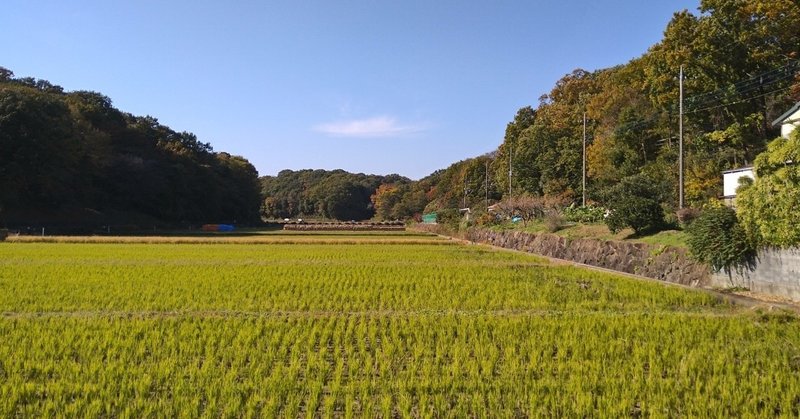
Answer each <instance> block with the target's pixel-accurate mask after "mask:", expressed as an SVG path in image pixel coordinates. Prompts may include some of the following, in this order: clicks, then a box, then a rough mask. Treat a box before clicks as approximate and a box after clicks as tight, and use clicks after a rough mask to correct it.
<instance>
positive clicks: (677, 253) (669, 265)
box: [415, 224, 713, 287]
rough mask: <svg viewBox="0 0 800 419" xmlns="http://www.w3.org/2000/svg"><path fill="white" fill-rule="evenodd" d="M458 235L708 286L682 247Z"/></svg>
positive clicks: (703, 270)
mask: <svg viewBox="0 0 800 419" xmlns="http://www.w3.org/2000/svg"><path fill="white" fill-rule="evenodd" d="M415 228H418V229H420V230H423V231H428V232H432V233H437V234H445V235H449V234H447V232H446V231H445V230H444V229H443V228H442V227H441V226H438V225H422V224H421V225H418V226H416V227H415ZM459 237H460V238H462V239H465V240H469V241H472V242H476V243H484V244H490V245H493V246H498V247H503V248H506V249H514V250H520V251H523V252H529V253H535V254H538V255H543V256H547V257H552V258H556V259H563V260H568V261H572V262H577V263H583V264H586V265H591V266H597V267H600V268H605V269H611V270H615V271H620V272H626V273H631V274H636V275H641V276H645V277H648V278H653V279H658V280H661V281H668V282H674V283H678V284H683V285H689V286H693V287H706V286H712V285H713V282H712V280H711V275H710V273H709V269H708V267H707V266H706V265H704V264H701V263H698V262H695V261H694V260H692V259H690V258H689V255H688V252H687V251H686V250H685V249H681V248H677V247H671V246H657V245H650V244H646V243H631V242H621V241H613V240H597V239H572V240H570V239H567V238H565V237H561V236H558V235H555V234H547V233H527V232H522V231H493V230H488V229H484V228H470V229H468V230H466V231H465V232H462V233H461V234H459Z"/></svg>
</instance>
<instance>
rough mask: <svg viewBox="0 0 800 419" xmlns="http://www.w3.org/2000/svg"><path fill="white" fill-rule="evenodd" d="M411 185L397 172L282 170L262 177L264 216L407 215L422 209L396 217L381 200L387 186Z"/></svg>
mask: <svg viewBox="0 0 800 419" xmlns="http://www.w3.org/2000/svg"><path fill="white" fill-rule="evenodd" d="M409 184H411V180H409V179H408V178H406V177H403V176H400V175H396V174H392V175H387V176H379V175H365V174H363V173H358V174H353V173H349V172H346V171H344V170H331V171H329V170H311V169H307V170H298V171H292V170H283V171H281V172H280V173H278V175H277V176H264V177H262V178H261V188H262V189H261V191H262V194H263V196H264V203H263V205H262V208H261V211H262V215H263V216H264V217H266V218H272V219H275V218H278V219H280V218H293V217H312V218H320V217H322V218H330V219H336V220H347V221H349V220H365V219H368V218H372V217H373V216H374V215H375V214H376V211H377V212H378V213H379V214H378V215H379V217H380V218H386V219H390V218H406V217H409V216H413V215H414V213H415V212H417V213H418V212H420V211H421V210H422V208H419V209H411V210H409V211H408V212H406V213H403V214H398V215H397V216H393V215H394V214H391V213H390V212H387V211H385V209H384V210H382V208H384V207H386V205H384V204H382V203H381V202H382V201H381V197H383V198H385V197H386V195H385V193H386V191H387V189H392V190H404V189H405V188H407V187H408V185H409ZM422 206H423V207H424V203H423V204H422ZM382 211H383V212H382Z"/></svg>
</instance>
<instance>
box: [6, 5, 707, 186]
mask: <svg viewBox="0 0 800 419" xmlns="http://www.w3.org/2000/svg"><path fill="white" fill-rule="evenodd" d="M698 4H699V0H694V1H690V0H675V1H660V0H653V1H646V2H644V1H641V0H606V1H578V0H562V1H513V2H512V1H430V0H428V1H399V0H398V1H347V0H342V1H282V2H278V1H225V2H223V1H216V2H212V1H202V0H201V1H183V0H179V1H172V0H169V1H152V0H139V1H125V2H123V1H108V0H105V1H79V0H76V1H35V0H5V1H4V6H3V13H2V14H0V66H3V67H6V68H8V69H10V70H12V71H14V73H15V74H16V76H18V77H27V76H32V77H36V78H42V79H46V80H49V81H50V82H52V83H54V84H58V85H61V86H63V87H64V88H65V89H66V90H93V91H98V92H101V93H103V94H105V95H107V96H109V97H110V98H111V99H112V101H113V103H114V105H115V106H116V107H117V108H119V109H121V110H123V111H126V112H130V113H133V114H135V115H152V116H154V117H156V118H158V120H159V121H160V122H161V123H163V124H165V125H168V126H169V127H171V128H172V129H174V130H176V131H190V132H193V133H195V134H196V135H197V136H198V138H199V139H200V140H201V141H203V142H210V143H211V144H212V146H213V147H214V149H215V150H217V151H227V152H230V153H232V154H239V155H243V156H245V157H246V158H247V159H249V160H250V161H251V162H252V163H253V164H254V165H255V166H256V168H257V169H258V171H259V173H260V174H261V175H274V174H276V173H277V172H278V171H280V170H282V169H303V168H323V169H337V168H341V169H345V170H348V171H352V172H363V173H376V174H389V173H399V174H402V175H405V176H408V177H411V178H414V179H418V178H420V177H423V176H426V175H428V174H430V173H431V172H433V171H434V170H437V169H440V168H444V167H446V166H448V165H449V164H451V163H453V162H456V161H458V160H462V159H465V158H468V157H474V156H477V155H480V154H483V153H486V152H489V151H492V150H494V149H495V148H496V147H497V146H498V145H499V144H500V142H502V138H503V132H504V130H505V126H506V124H507V123H508V122H509V121H510V120H511V119H512V118H513V116H514V114H515V113H516V111H517V109H519V108H520V107H522V106H526V105H533V106H535V105H536V104H537V103H538V98H539V97H540V96H541V95H542V94H545V93H547V92H549V91H550V89H551V88H552V87H553V85H554V83H555V82H556V80H558V79H559V78H560V77H562V76H563V75H564V74H567V73H569V72H571V71H572V70H574V69H576V68H584V69H586V70H595V69H598V68H605V67H609V66H613V65H617V64H623V63H626V62H628V61H629V60H630V59H632V58H635V57H638V56H640V55H642V54H643V53H644V52H646V51H647V48H648V47H649V46H651V45H652V44H654V43H656V42H658V41H659V40H660V39H661V36H662V33H663V30H664V28H665V26H666V24H667V22H668V21H669V20H670V18H671V17H672V14H673V13H674V12H677V11H679V10H683V9H689V10H691V11H694V12H696V8H697V6H698Z"/></svg>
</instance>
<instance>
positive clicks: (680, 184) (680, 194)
mask: <svg viewBox="0 0 800 419" xmlns="http://www.w3.org/2000/svg"><path fill="white" fill-rule="evenodd" d="M678 78H679V79H680V83H679V85H680V103H679V105H678V113H679V116H678V209H683V66H681V70H680V73H679V75H678Z"/></svg>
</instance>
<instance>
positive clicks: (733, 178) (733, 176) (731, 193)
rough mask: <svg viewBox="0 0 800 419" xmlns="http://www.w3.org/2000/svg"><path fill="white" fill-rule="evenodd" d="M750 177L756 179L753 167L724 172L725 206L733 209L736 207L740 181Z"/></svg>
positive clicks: (723, 194)
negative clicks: (737, 189)
mask: <svg viewBox="0 0 800 419" xmlns="http://www.w3.org/2000/svg"><path fill="white" fill-rule="evenodd" d="M743 177H749V178H750V179H754V180H755V178H756V176H755V173H754V172H753V168H752V167H740V168H738V169H733V170H726V171H724V172H722V200H723V201H724V202H725V205H727V206H729V207H733V206H735V205H736V188H738V187H739V179H740V178H743Z"/></svg>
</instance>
